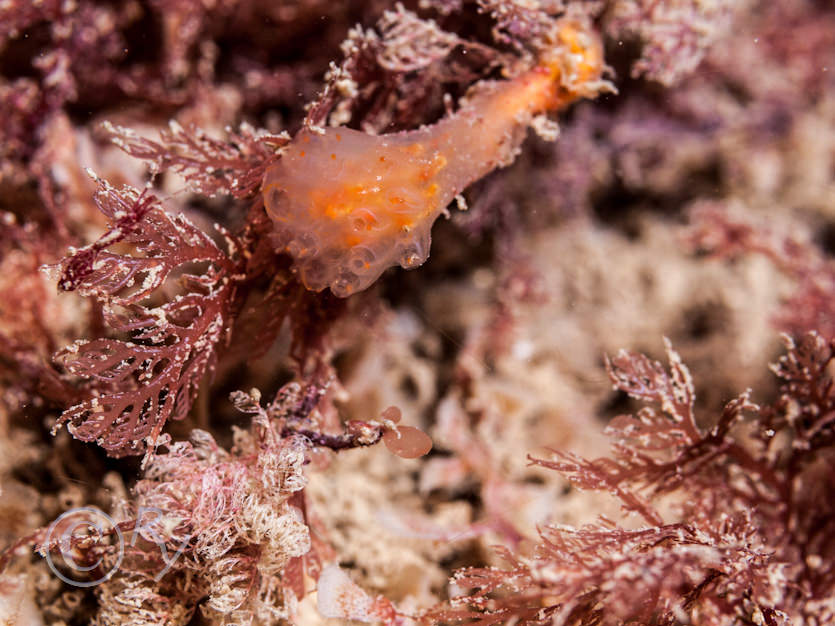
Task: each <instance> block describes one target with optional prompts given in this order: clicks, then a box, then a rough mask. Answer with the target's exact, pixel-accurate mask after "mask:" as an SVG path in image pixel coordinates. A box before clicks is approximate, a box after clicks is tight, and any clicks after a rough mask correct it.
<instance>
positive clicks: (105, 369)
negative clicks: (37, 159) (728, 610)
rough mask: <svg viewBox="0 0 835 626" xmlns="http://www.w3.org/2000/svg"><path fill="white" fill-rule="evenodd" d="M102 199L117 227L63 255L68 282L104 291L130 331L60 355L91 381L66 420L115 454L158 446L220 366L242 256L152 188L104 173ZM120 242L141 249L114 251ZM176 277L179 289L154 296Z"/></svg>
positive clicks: (111, 312) (117, 321)
mask: <svg viewBox="0 0 835 626" xmlns="http://www.w3.org/2000/svg"><path fill="white" fill-rule="evenodd" d="M96 202H97V204H98V206H99V207H100V208H101V210H102V212H103V213H104V214H105V215H107V216H108V217H109V218H110V219H111V224H110V229H109V230H108V232H107V233H105V234H104V235H103V236H102V237H101V238H100V239H99V240H98V241H97V242H96V243H94V244H92V245H90V246H87V247H85V248H82V249H81V250H78V251H76V252H75V253H74V254H72V255H70V256H69V257H68V258H67V259H65V260H64V261H63V263H62V264H61V270H62V277H61V280H60V284H61V286H62V288H64V289H75V290H78V291H79V292H81V293H82V294H84V295H88V296H92V297H94V298H96V299H97V300H99V301H100V302H101V303H102V304H103V308H104V314H105V319H106V321H107V323H108V325H109V326H110V327H111V328H112V329H113V330H114V331H116V332H118V333H123V334H125V335H127V337H128V340H126V341H125V340H119V339H109V338H101V339H94V340H92V341H82V342H78V343H76V344H74V345H72V346H70V347H68V348H66V349H64V350H62V351H60V352H59V353H58V354H57V355H56V359H57V360H58V361H59V362H61V363H62V364H63V365H64V367H66V369H67V370H68V371H69V372H70V373H72V374H75V375H77V376H80V377H82V378H85V379H87V380H88V381H90V383H89V389H88V390H89V395H88V397H87V398H86V399H85V400H83V401H82V402H81V403H79V404H76V405H75V406H72V407H70V408H69V409H67V410H66V411H64V413H63V415H62V416H61V418H60V420H59V422H58V425H61V424H64V423H68V424H69V428H70V432H72V434H73V435H74V436H75V437H76V438H78V439H81V440H83V441H97V442H99V444H100V445H101V446H102V447H104V448H105V449H106V450H107V451H108V453H109V454H111V455H114V456H121V455H125V454H139V453H141V452H143V451H144V450H145V449H146V445H148V444H150V446H151V447H153V445H154V442H156V440H157V438H158V437H159V434H160V433H161V432H162V428H163V426H164V424H165V422H166V421H167V420H169V419H182V418H183V417H185V415H186V414H187V412H188V411H189V409H190V408H191V404H192V402H193V401H194V398H195V395H196V393H197V390H198V386H199V384H200V382H201V380H202V379H203V377H204V376H205V375H206V374H207V373H210V372H211V371H212V369H213V367H214V364H215V361H216V350H217V348H218V346H219V345H220V344H221V343H223V341H224V340H225V339H226V337H227V336H228V332H229V319H230V316H231V307H232V300H233V293H234V289H235V280H236V271H237V265H236V263H235V262H234V261H233V260H232V259H231V258H230V257H229V256H227V254H225V253H224V252H223V251H222V250H221V249H220V248H219V247H218V246H217V244H215V242H214V241H212V239H210V238H209V237H208V236H207V235H206V234H205V233H203V232H202V231H200V230H199V229H198V228H197V227H195V226H194V225H193V224H191V222H189V221H188V220H187V219H186V218H185V217H183V216H171V215H169V214H168V213H166V212H165V210H164V209H163V208H162V207H161V206H160V205H159V203H158V201H157V200H156V198H154V197H153V196H152V195H151V194H150V193H149V192H147V191H145V192H142V193H140V192H138V191H136V190H135V189H132V188H129V187H125V188H122V189H121V190H116V189H115V188H113V187H111V186H110V185H108V184H107V183H106V182H104V181H99V191H98V193H97V194H96ZM140 224H141V229H140V228H139V225H140ZM227 238H228V237H227ZM228 239H229V241H230V242H231V241H232V240H231V238H228ZM117 242H122V243H125V244H130V245H131V246H132V247H133V250H132V253H131V254H118V253H115V252H110V251H108V249H109V248H110V246H112V245H113V244H114V243H117ZM175 277H176V279H177V282H178V284H179V288H180V293H178V294H177V295H176V296H174V297H171V298H169V299H167V300H166V301H164V302H162V303H154V304H149V303H148V302H147V301H148V299H149V298H150V297H151V296H152V294H154V293H155V292H156V291H157V290H158V289H159V288H160V287H161V286H163V285H164V284H166V283H167V282H168V281H169V279H170V278H175Z"/></svg>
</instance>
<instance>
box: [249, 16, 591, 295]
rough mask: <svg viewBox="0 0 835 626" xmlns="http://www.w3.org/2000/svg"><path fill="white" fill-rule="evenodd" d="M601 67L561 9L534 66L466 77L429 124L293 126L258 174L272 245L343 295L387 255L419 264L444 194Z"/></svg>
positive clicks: (494, 161)
mask: <svg viewBox="0 0 835 626" xmlns="http://www.w3.org/2000/svg"><path fill="white" fill-rule="evenodd" d="M602 71H603V52H602V45H601V42H600V38H599V37H598V36H597V35H596V34H595V33H594V32H593V31H591V30H590V29H589V28H588V27H586V26H585V25H583V24H580V23H578V22H576V21H571V20H563V21H562V22H560V24H559V25H558V28H557V31H556V33H555V36H554V46H553V49H552V50H551V51H550V52H549V54H547V55H543V58H541V59H540V60H539V64H538V65H537V66H536V67H534V68H533V69H531V70H528V71H527V72H524V73H522V74H520V75H518V76H516V77H514V78H512V79H509V80H503V81H492V82H484V83H481V84H479V85H477V86H476V88H474V89H473V90H472V91H471V93H470V94H469V95H468V97H467V99H466V101H465V102H464V103H463V104H462V106H461V108H460V109H459V110H458V111H457V112H456V113H454V114H453V115H450V116H448V117H446V118H444V119H442V120H441V121H439V122H438V123H437V124H434V125H432V126H426V127H424V128H420V129H418V130H414V131H409V132H402V133H393V134H389V135H379V136H376V135H368V134H366V133H363V132H359V131H356V130H351V129H347V128H328V129H325V130H321V129H320V130H317V131H316V132H314V131H313V130H310V129H304V130H302V131H301V132H299V134H298V135H296V137H295V138H294V139H293V141H291V142H290V143H289V144H288V145H287V146H286V147H285V148H284V150H283V151H282V154H281V158H280V159H279V160H278V161H277V162H276V163H275V164H274V165H272V166H271V167H270V168H269V169H268V170H267V172H266V175H265V177H264V184H263V189H262V191H263V194H264V204H265V207H266V210H267V213H268V215H269V216H270V218H271V219H272V221H273V225H274V244H275V246H276V247H277V248H278V249H280V250H282V251H284V252H287V253H288V254H290V255H291V256H292V257H293V259H294V261H295V268H296V271H297V272H298V274H299V276H300V278H301V281H302V282H303V283H304V285H305V286H306V287H307V288H308V289H311V290H313V291H320V290H322V289H325V288H327V287H330V289H331V291H332V292H333V293H334V294H336V295H337V296H342V297H345V296H349V295H351V294H352V293H355V292H357V291H360V290H362V289H365V288H366V287H368V286H369V285H371V284H372V283H373V282H374V281H375V280H377V278H378V277H379V276H380V274H382V273H383V271H385V270H386V269H387V268H389V267H392V266H395V265H400V266H401V267H404V268H406V269H409V268H414V267H417V266H418V265H421V264H422V263H423V262H424V261H426V259H427V257H428V256H429V246H430V243H431V229H432V225H433V223H434V222H435V220H436V219H437V218H438V217H439V216H440V215H441V214H442V213H443V212H444V210H445V209H446V207H447V205H448V204H450V202H451V201H452V200H453V198H455V196H456V195H458V194H459V193H461V192H462V191H463V190H464V189H465V188H466V187H467V186H468V185H470V184H471V183H472V182H474V181H476V180H478V179H479V178H481V177H483V176H484V175H486V174H488V173H489V172H490V171H492V170H494V169H496V168H497V167H502V166H505V165H508V164H509V163H511V162H512V161H513V159H514V158H515V156H516V153H517V151H518V149H519V146H520V145H521V143H522V140H523V139H524V136H525V133H526V130H527V128H528V125H529V124H530V122H531V120H532V119H533V117H534V116H535V115H538V114H540V113H543V112H546V111H554V110H558V109H560V108H563V107H565V106H566V105H567V104H569V103H571V102H573V101H574V100H576V99H578V98H580V97H585V96H591V95H594V94H596V93H597V92H598V91H599V90H600V87H601V85H603V84H604V83H603V82H602V81H601V75H602Z"/></svg>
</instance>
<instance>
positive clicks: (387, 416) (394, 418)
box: [380, 406, 403, 424]
mask: <svg viewBox="0 0 835 626" xmlns="http://www.w3.org/2000/svg"><path fill="white" fill-rule="evenodd" d="M380 417H382V418H383V419H384V420H388V421H389V422H394V423H395V424H397V423H398V422H399V421H400V420H401V419H402V418H403V413H402V412H401V411H400V409H398V408H397V407H396V406H390V407H388V408H387V409H383V412H382V413H380Z"/></svg>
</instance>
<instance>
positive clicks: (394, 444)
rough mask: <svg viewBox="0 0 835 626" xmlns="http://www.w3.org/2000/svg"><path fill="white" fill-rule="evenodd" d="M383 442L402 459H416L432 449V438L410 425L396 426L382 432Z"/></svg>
mask: <svg viewBox="0 0 835 626" xmlns="http://www.w3.org/2000/svg"><path fill="white" fill-rule="evenodd" d="M383 443H385V444H386V447H387V448H388V449H389V450H391V452H393V453H394V454H396V455H397V456H399V457H402V458H404V459H416V458H418V457H420V456H423V455H424V454H427V453H428V452H429V451H430V450H431V449H432V439H431V438H430V437H429V435H427V434H426V433H425V432H423V431H422V430H420V429H418V428H414V427H412V426H398V427H397V430H387V431H386V432H384V433H383Z"/></svg>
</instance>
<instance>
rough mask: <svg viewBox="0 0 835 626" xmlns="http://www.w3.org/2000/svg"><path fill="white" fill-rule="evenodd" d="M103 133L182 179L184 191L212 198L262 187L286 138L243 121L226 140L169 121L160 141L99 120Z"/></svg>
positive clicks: (156, 169) (238, 195) (155, 168)
mask: <svg viewBox="0 0 835 626" xmlns="http://www.w3.org/2000/svg"><path fill="white" fill-rule="evenodd" d="M104 133H105V136H106V137H107V138H108V139H110V140H111V141H112V142H113V143H114V144H116V145H117V146H119V147H120V148H121V149H122V150H124V151H125V152H126V153H127V154H129V155H131V156H132V157H135V158H137V159H140V160H142V161H145V162H146V163H148V164H149V166H150V167H151V172H152V173H153V174H157V173H160V172H165V171H169V170H170V171H173V172H176V173H177V174H180V175H181V176H183V178H185V180H186V183H187V185H188V188H189V190H191V191H193V192H194V193H198V194H201V195H203V196H207V197H209V198H213V197H215V196H217V195H218V194H228V195H231V196H234V197H236V198H244V197H247V196H250V195H252V194H253V193H255V192H256V191H257V190H258V189H259V188H260V186H261V181H262V180H263V178H264V170H265V169H266V167H267V166H268V165H269V164H270V163H271V162H272V161H273V160H274V159H276V158H277V156H276V150H277V149H278V148H279V147H281V146H282V145H284V144H285V143H286V142H287V141H289V137H288V136H287V135H284V134H281V135H272V134H269V133H267V132H266V131H258V130H256V129H255V128H253V127H252V126H250V125H248V124H243V125H241V127H240V129H239V130H238V131H237V132H231V131H230V132H229V136H228V138H227V139H225V140H221V139H215V138H213V137H210V136H209V135H208V134H206V133H205V132H204V131H202V130H200V129H199V128H191V129H189V130H186V129H184V128H183V127H182V126H180V125H179V124H178V123H177V122H175V121H173V120H172V121H171V122H169V127H168V129H164V130H162V131H161V132H160V140H159V142H157V141H152V140H151V139H146V138H144V137H140V136H139V135H138V134H136V133H135V132H134V131H132V130H131V129H129V128H123V127H121V126H115V125H113V124H111V123H110V122H105V123H104Z"/></svg>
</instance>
